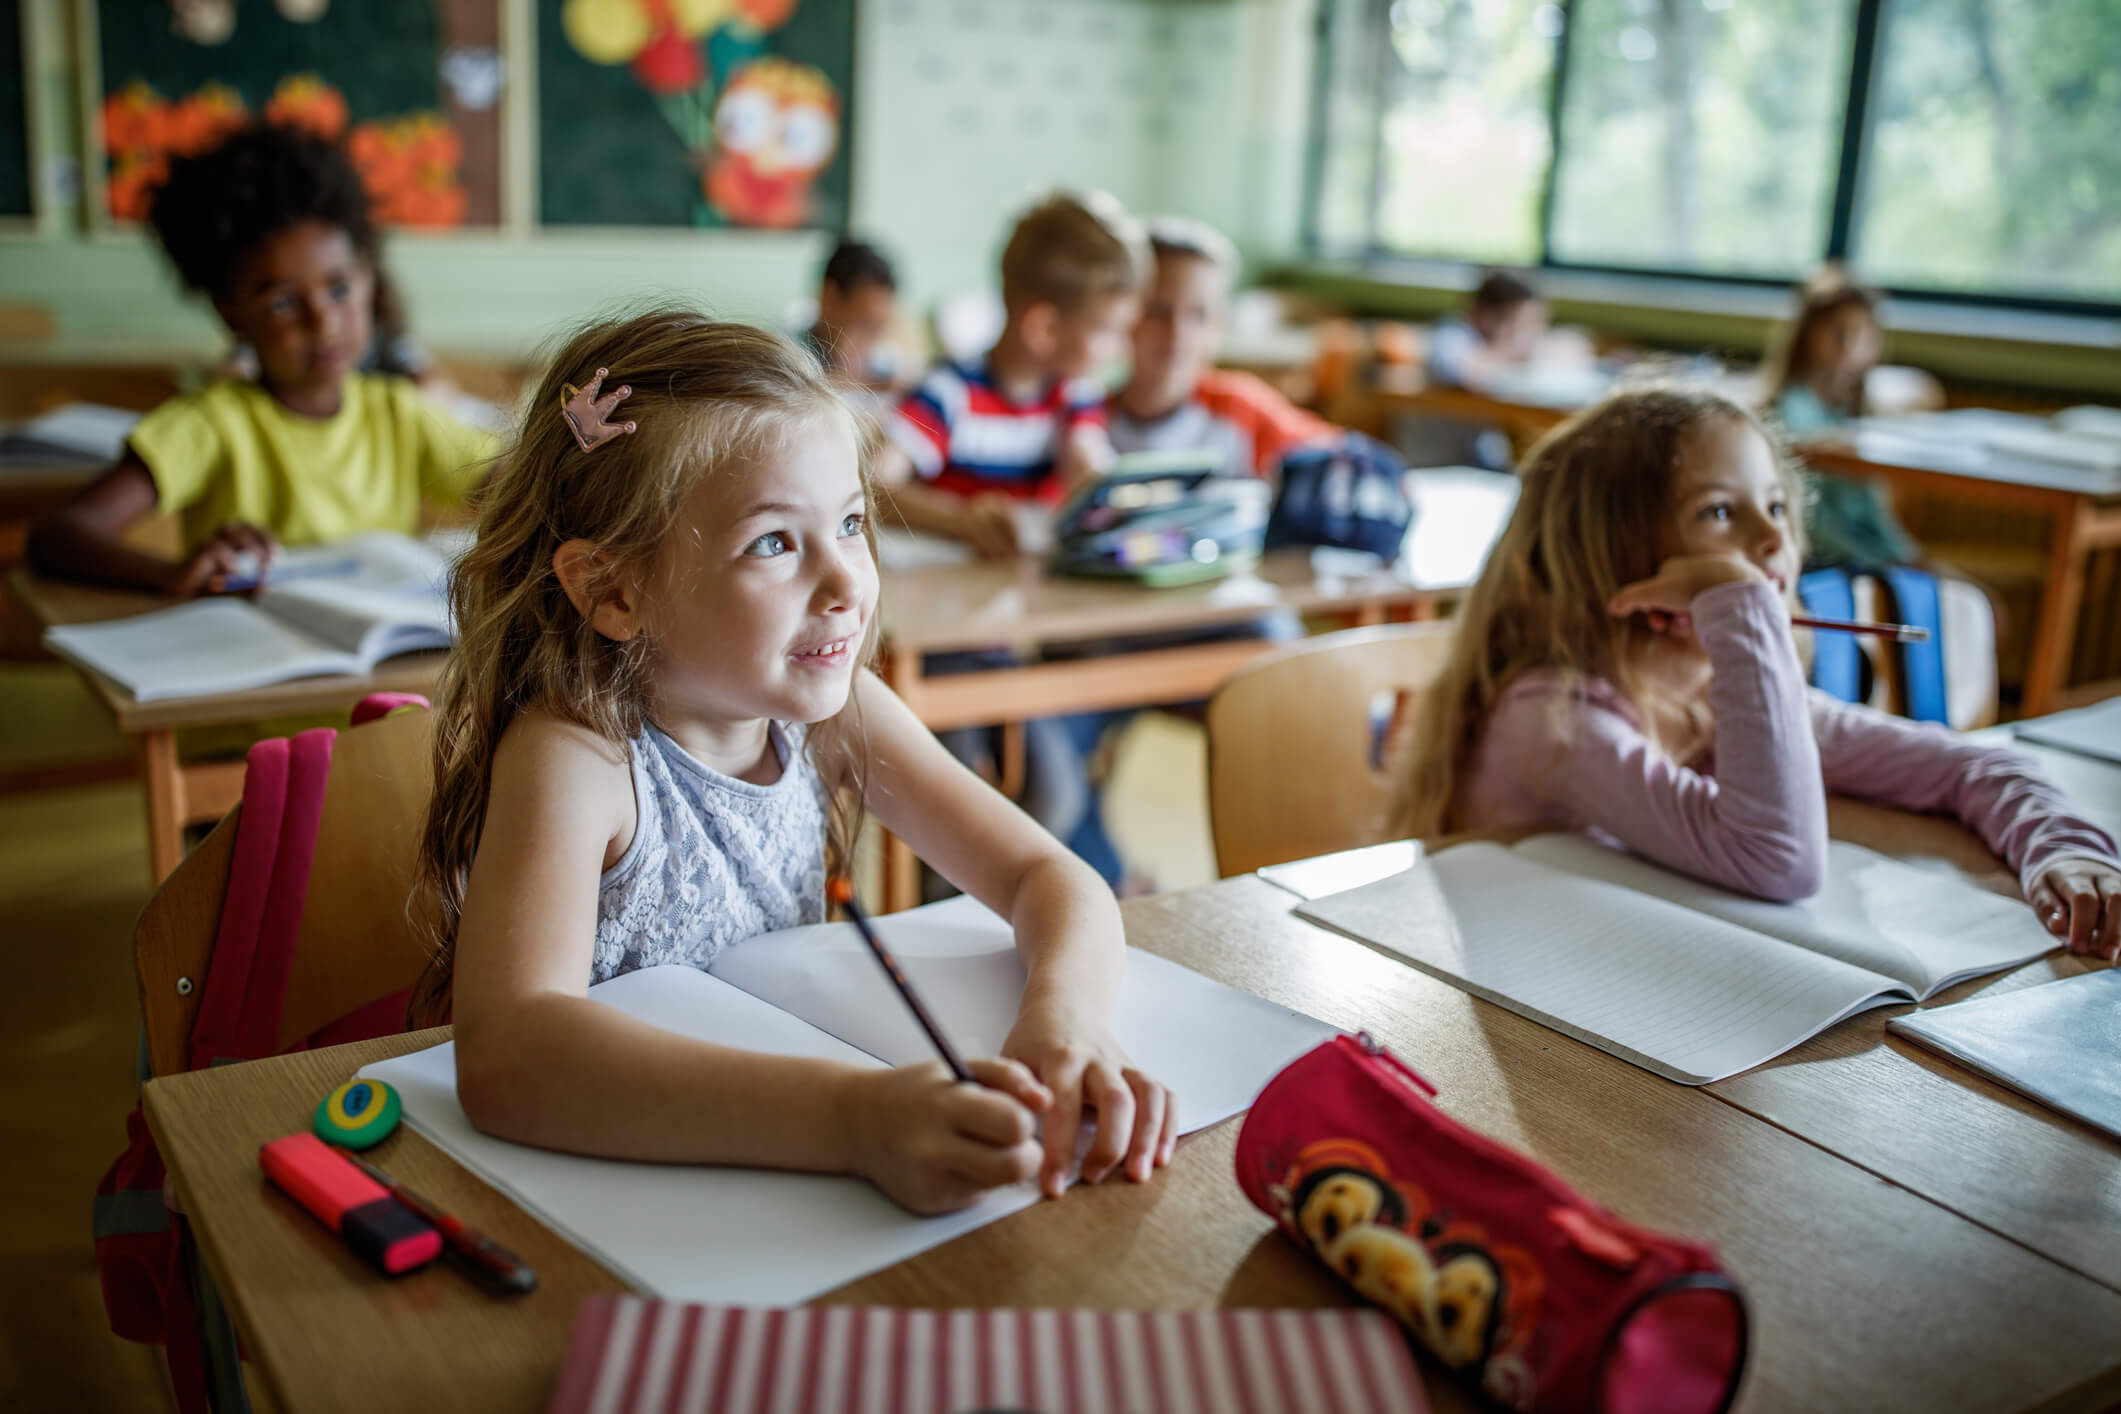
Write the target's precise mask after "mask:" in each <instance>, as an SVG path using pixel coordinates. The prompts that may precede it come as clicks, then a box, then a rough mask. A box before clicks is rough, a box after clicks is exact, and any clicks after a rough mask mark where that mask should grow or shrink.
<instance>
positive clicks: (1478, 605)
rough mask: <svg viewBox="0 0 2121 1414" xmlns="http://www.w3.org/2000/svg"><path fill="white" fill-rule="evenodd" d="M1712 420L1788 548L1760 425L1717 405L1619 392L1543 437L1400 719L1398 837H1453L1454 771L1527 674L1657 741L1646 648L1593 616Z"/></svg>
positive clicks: (1633, 557)
mask: <svg viewBox="0 0 2121 1414" xmlns="http://www.w3.org/2000/svg"><path fill="white" fill-rule="evenodd" d="M1718 418H1728V419H1731V420H1734V421H1737V422H1741V423H1744V424H1746V425H1748V426H1750V427H1752V428H1753V429H1754V430H1755V431H1757V432H1759V433H1760V435H1761V436H1762V437H1765V438H1767V441H1768V446H1769V447H1770V448H1772V449H1774V451H1775V454H1776V465H1777V466H1778V468H1779V469H1780V471H1781V474H1782V477H1783V480H1784V482H1785V483H1786V485H1787V487H1788V491H1789V518H1790V519H1789V524H1790V534H1791V535H1792V536H1793V537H1796V540H1797V543H1798V545H1799V546H1800V548H1801V547H1802V544H1803V516H1802V511H1801V509H1800V494H1799V483H1798V479H1797V475H1796V472H1795V470H1794V468H1793V467H1792V466H1791V465H1790V462H1789V460H1788V458H1787V457H1786V456H1784V455H1783V454H1782V451H1781V447H1780V445H1779V443H1778V442H1777V441H1776V439H1775V437H1774V436H1773V434H1771V433H1770V432H1769V431H1768V429H1767V427H1766V426H1764V425H1763V424H1762V423H1761V421H1760V419H1759V418H1758V417H1756V416H1755V415H1754V414H1753V413H1752V412H1751V411H1750V410H1749V409H1747V408H1745V407H1743V406H1741V405H1740V404H1738V403H1736V402H1733V401H1732V400H1731V399H1729V398H1727V397H1725V396H1723V395H1722V394H1721V393H1717V392H1714V391H1713V390H1711V389H1708V388H1703V387H1698V386H1683V385H1677V384H1671V385H1665V384H1659V385H1651V386H1646V387H1638V388H1630V389H1627V390H1624V391H1622V392H1618V393H1615V394H1613V395H1612V396H1610V397H1608V398H1606V399H1605V400H1604V401H1603V402H1600V403H1598V404H1596V405H1595V406H1593V407H1589V408H1586V409H1585V410H1584V411H1582V412H1580V413H1578V414H1576V415H1575V416H1574V417H1571V418H1570V419H1569V420H1568V421H1566V422H1564V423H1562V424H1561V426H1559V427H1557V428H1555V429H1554V430H1553V431H1552V432H1549V433H1548V434H1547V435H1546V436H1545V437H1543V438H1541V439H1540V441H1539V442H1538V443H1537V445H1535V446H1534V447H1533V448H1532V450H1531V451H1530V452H1529V453H1527V454H1526V456H1525V460H1524V465H1523V467H1522V469H1521V470H1520V472H1519V478H1520V481H1521V483H1522V484H1521V486H1520V489H1519V491H1518V497H1517V509H1516V511H1515V512H1514V513H1513V514H1512V515H1511V517H1510V522H1509V524H1508V526H1506V527H1505V528H1504V530H1503V532H1502V537H1501V538H1500V539H1499V540H1498V541H1497V542H1496V544H1495V548H1494V550H1493V551H1492V552H1491V553H1490V554H1489V556H1488V562H1487V566H1486V568H1485V569H1483V570H1482V571H1481V575H1480V579H1479V581H1478V582H1477V583H1476V584H1475V585H1474V586H1473V590H1472V592H1471V593H1470V594H1468V595H1467V596H1466V600H1465V603H1464V604H1463V605H1462V606H1461V607H1460V609H1459V611H1458V623H1457V632H1456V634H1455V635H1454V636H1453V640H1452V647H1451V658H1450V661H1449V663H1448V664H1447V665H1446V667H1445V669H1444V672H1443V675H1442V677H1440V678H1439V679H1438V680H1437V682H1436V684H1435V686H1433V687H1432V688H1430V689H1429V691H1428V693H1427V694H1426V696H1425V699H1424V701H1423V704H1422V710H1421V711H1420V712H1419V713H1417V714H1416V715H1415V717H1414V719H1413V720H1414V721H1415V722H1416V723H1418V730H1419V736H1418V738H1417V739H1415V740H1414V741H1412V742H1410V743H1405V744H1404V749H1405V751H1406V753H1407V759H1408V760H1409V768H1408V772H1407V776H1406V779H1405V784H1404V787H1403V793H1402V795H1401V797H1400V803H1399V810H1398V813H1397V817H1396V819H1395V820H1394V822H1393V824H1394V828H1395V829H1396V830H1397V831H1398V832H1399V833H1400V834H1402V835H1413V836H1418V837H1422V838H1430V837H1433V836H1436V835H1440V834H1446V833H1449V832H1450V831H1452V830H1454V829H1458V828H1461V822H1460V820H1459V819H1458V807H1459V800H1458V795H1459V790H1460V788H1461V786H1462V785H1463V778H1464V773H1465V769H1466V763H1467V762H1468V761H1469V760H1470V759H1471V757H1472V754H1473V752H1474V750H1475V749H1476V748H1477V747H1478V746H1479V743H1480V733H1481V729H1482V727H1483V726H1484V725H1485V724H1486V722H1487V719H1488V715H1489V713H1490V712H1492V711H1493V710H1494V707H1495V704H1496V702H1497V701H1498V700H1499V699H1500V698H1501V697H1502V694H1503V692H1504V690H1505V689H1506V688H1507V687H1508V686H1509V685H1510V683H1511V681H1512V680H1513V679H1515V678H1516V677H1517V676H1518V675H1519V674H1520V673H1523V672H1525V671H1527V670H1529V669H1533V668H1547V669H1553V670H1557V671H1559V672H1560V673H1562V674H1563V675H1564V677H1565V678H1568V679H1578V680H1580V679H1583V678H1591V677H1598V678H1604V679H1606V680H1607V681H1609V682H1611V683H1612V684H1613V686H1614V687H1615V688H1616V689H1617V690H1618V691H1619V692H1620V693H1621V694H1622V696H1624V697H1625V698H1626V699H1627V700H1628V701H1630V702H1632V703H1634V704H1635V705H1636V706H1637V708H1638V710H1639V711H1640V715H1641V717H1642V719H1643V722H1644V726H1645V730H1646V731H1647V732H1649V733H1650V735H1651V739H1652V741H1658V740H1659V737H1658V720H1659V719H1658V715H1657V714H1656V713H1655V712H1652V711H1649V710H1645V709H1648V708H1649V707H1651V706H1652V705H1653V704H1651V703H1650V702H1649V701H1648V700H1647V697H1648V694H1647V692H1646V690H1645V687H1646V685H1645V681H1644V674H1643V671H1642V663H1643V659H1644V650H1646V649H1648V648H1649V647H1650V646H1651V644H1652V643H1653V642H1654V641H1655V639H1656V637H1657V635H1656V634H1655V633H1654V632H1653V631H1652V630H1651V629H1650V628H1649V627H1648V625H1647V624H1646V623H1645V621H1644V620H1643V618H1642V617H1641V616H1640V615H1633V616H1630V617H1628V618H1624V619H1623V618H1616V617H1614V616H1613V615H1612V614H1610V613H1608V612H1607V611H1606V605H1607V604H1609V603H1611V602H1612V599H1613V596H1614V594H1616V593H1617V592H1619V590H1620V589H1621V587H1622V586H1624V585H1627V584H1631V583H1633V582H1635V581H1636V580H1641V579H1648V578H1650V577H1651V576H1653V575H1655V574H1656V573H1657V569H1658V566H1659V565H1661V564H1662V563H1663V562H1664V559H1665V557H1666V555H1667V553H1668V547H1669V546H1670V544H1671V541H1672V536H1673V532H1674V530H1675V528H1676V523H1675V518H1674V508H1673V505H1672V488H1673V480H1674V477H1675V475H1676V473H1677V471H1678V468H1679V464H1680V460H1681V458H1682V457H1683V456H1684V455H1685V453H1686V449H1687V442H1688V439H1689V438H1690V437H1691V436H1692V435H1693V434H1694V432H1695V431H1696V429H1698V428H1700V427H1702V426H1703V425H1704V424H1706V423H1709V422H1711V421H1713V420H1715V419H1718ZM1673 705H1677V706H1680V707H1682V708H1686V709H1690V712H1689V715H1690V724H1691V726H1692V727H1694V728H1696V729H1705V728H1706V726H1707V716H1706V705H1705V704H1673ZM1664 744H1665V745H1669V744H1670V743H1664Z"/></svg>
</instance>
